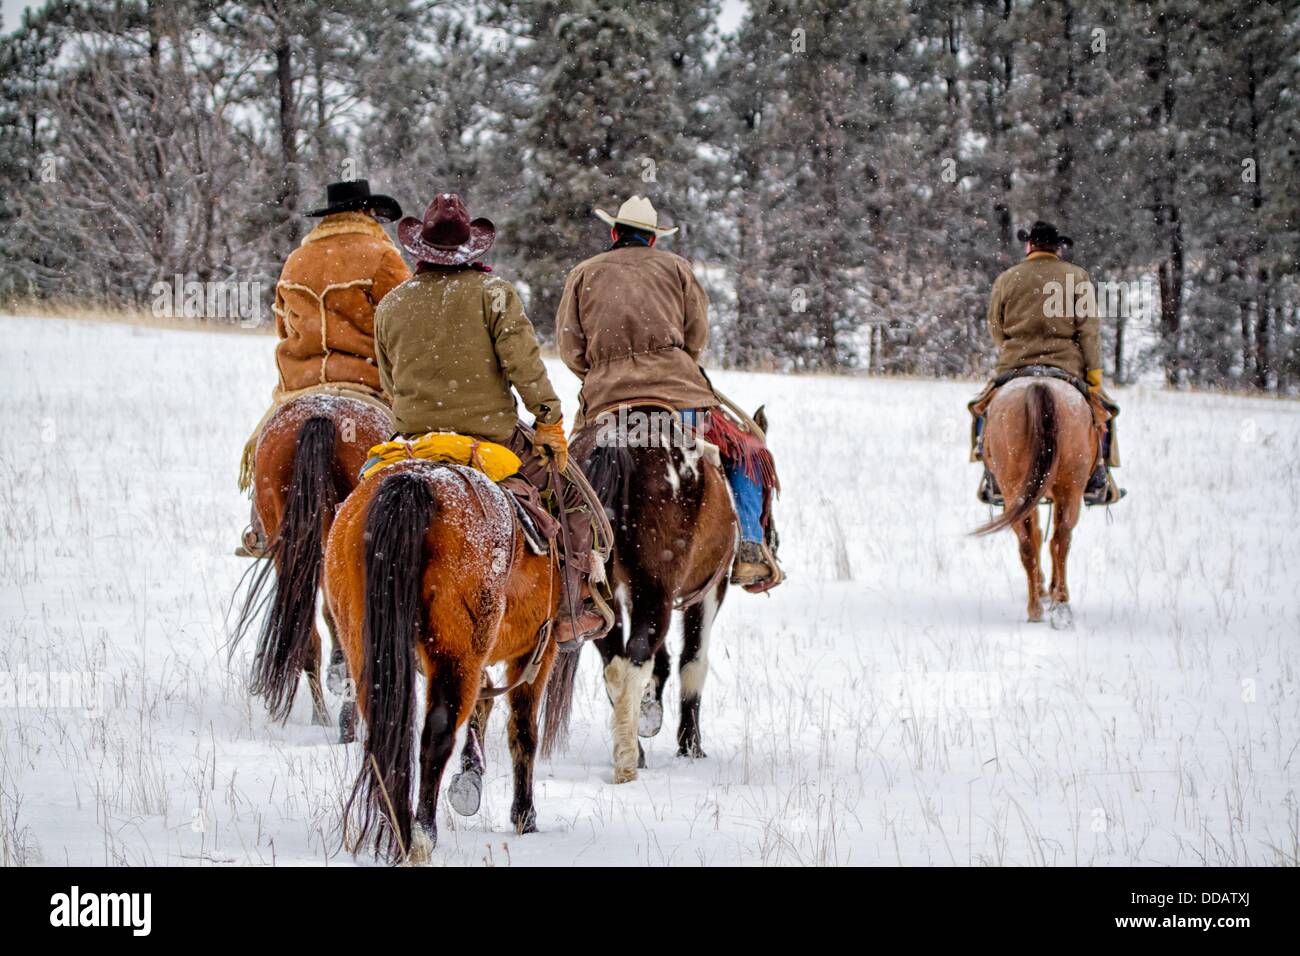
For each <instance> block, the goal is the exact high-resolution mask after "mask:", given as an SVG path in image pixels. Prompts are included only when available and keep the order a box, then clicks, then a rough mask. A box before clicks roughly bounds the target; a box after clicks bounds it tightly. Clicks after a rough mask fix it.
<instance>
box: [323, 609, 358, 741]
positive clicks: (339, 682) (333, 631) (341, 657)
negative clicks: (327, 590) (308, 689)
mask: <svg viewBox="0 0 1300 956" xmlns="http://www.w3.org/2000/svg"><path fill="white" fill-rule="evenodd" d="M324 615H325V627H326V628H327V629H328V630H329V632H330V663H329V667H328V668H327V669H326V671H325V686H326V687H328V688H329V691H330V693H331V694H336V695H337V696H339V697H342V698H343V703H341V704H340V705H339V743H341V744H350V743H352V742H353V741H354V740H356V739H357V688H356V684H354V683H353V681H352V676H351V674H350V673H349V672H348V659H347V656H346V655H345V654H344V653H343V642H342V641H340V640H339V629H338V625H337V624H336V623H335V622H334V615H333V614H331V613H330V609H329V602H328V601H326V602H325V608H324Z"/></svg>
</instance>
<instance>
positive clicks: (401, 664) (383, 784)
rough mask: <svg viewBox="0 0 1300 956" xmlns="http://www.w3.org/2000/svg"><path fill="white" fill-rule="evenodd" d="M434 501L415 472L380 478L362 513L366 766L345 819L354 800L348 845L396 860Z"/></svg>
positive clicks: (404, 821) (407, 783)
mask: <svg viewBox="0 0 1300 956" xmlns="http://www.w3.org/2000/svg"><path fill="white" fill-rule="evenodd" d="M435 508H436V502H435V500H434V496H433V491H432V490H431V489H430V487H429V483H428V482H427V481H426V480H425V479H424V478H423V477H421V476H420V475H418V474H412V473H409V472H399V473H397V474H394V475H391V476H389V477H387V478H384V479H383V481H382V483H381V484H380V486H379V489H378V491H376V492H375V497H374V498H373V499H372V500H371V502H370V507H369V510H368V511H367V513H366V527H365V543H366V544H365V547H366V553H365V574H366V578H365V611H364V614H363V625H362V635H361V640H362V654H363V666H362V677H361V682H362V686H363V687H364V688H365V698H366V701H365V703H366V707H365V714H364V717H365V723H366V744H365V761H364V763H363V765H362V767H361V770H360V773H359V774H358V776H357V781H356V784H355V785H354V786H353V788H352V795H351V796H350V797H349V798H348V803H347V808H346V810H345V815H350V814H351V811H352V807H353V805H354V803H356V801H357V800H358V799H360V801H361V802H360V806H359V808H358V809H359V812H358V817H359V821H358V823H359V827H358V831H357V837H356V841H355V843H354V845H355V846H360V845H361V844H362V843H364V842H366V841H367V840H369V839H370V838H371V837H372V835H373V837H374V843H375V854H376V855H377V856H378V855H381V854H382V855H384V856H385V857H387V858H388V859H390V860H391V859H401V857H402V856H404V855H405V853H406V852H407V851H408V850H409V848H410V845H411V784H412V772H411V760H412V756H413V753H414V746H415V745H414V735H415V716H416V677H417V674H418V673H419V669H420V664H419V661H418V659H417V656H416V644H417V642H418V640H419V638H420V635H421V633H422V632H423V631H424V628H425V610H424V600H423V581H424V569H425V566H426V564H427V563H428V559H429V555H428V554H427V553H426V552H427V550H428V549H427V547H426V544H425V541H426V535H427V532H428V529H429V524H430V523H431V522H432V521H433V517H434V514H435Z"/></svg>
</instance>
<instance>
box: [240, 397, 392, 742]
mask: <svg viewBox="0 0 1300 956" xmlns="http://www.w3.org/2000/svg"><path fill="white" fill-rule="evenodd" d="M392 430H393V423H392V417H391V416H390V414H389V413H388V412H387V410H386V409H385V408H383V407H382V406H381V405H380V404H378V403H377V402H371V401H367V400H365V399H363V398H352V397H348V396H347V394H346V391H345V390H341V389H340V390H320V391H316V392H313V393H311V394H306V395H302V396H300V397H297V398H293V399H291V400H289V401H288V402H286V403H285V404H283V405H282V406H280V407H279V408H277V409H276V410H275V411H274V412H273V413H272V414H271V416H270V417H269V418H268V419H267V421H266V423H265V425H264V426H263V428H262V431H261V435H260V437H259V439H258V444H257V451H256V455H255V458H254V467H253V504H254V507H255V508H256V509H257V515H258V519H259V520H260V521H261V523H262V528H263V530H264V531H265V533H266V539H267V553H266V556H265V557H264V558H263V559H262V560H261V561H259V562H258V564H257V565H255V566H254V568H253V570H252V571H251V572H250V573H251V574H252V575H253V577H252V582H251V584H250V586H249V588H248V594H247V596H246V598H245V601H244V605H243V608H242V610H241V611H240V614H239V617H238V619H237V621H236V624H235V628H234V637H235V641H238V640H239V639H240V638H241V637H243V635H244V634H245V633H246V632H247V631H248V630H249V629H250V628H251V627H252V625H253V623H254V622H255V621H256V620H257V618H258V616H259V614H260V613H261V612H262V611H263V609H265V610H266V614H265V617H264V618H263V619H262V623H261V629H260V631H259V633H258V638H257V650H256V653H255V654H254V657H253V671H252V677H251V680H250V689H251V690H252V692H253V693H254V694H257V695H258V696H260V697H262V698H264V699H265V701H266V704H267V708H268V709H269V711H270V713H271V716H272V717H273V718H275V719H277V720H285V719H286V718H287V717H288V715H289V711H290V710H291V709H292V707H293V701H294V697H295V696H296V694H297V692H298V675H299V674H300V673H303V672H305V673H306V675H307V686H308V688H309V689H310V691H311V701H312V723H314V724H321V725H325V724H328V723H329V713H328V711H327V710H326V709H325V696H324V694H323V693H322V692H321V683H320V660H321V640H320V632H319V630H318V629H317V627H316V594H317V591H318V589H319V586H320V579H321V560H322V557H323V555H324V552H325V541H326V538H327V536H328V535H329V530H330V525H331V523H332V522H333V520H334V512H335V509H336V508H337V507H338V505H339V502H341V501H343V499H344V498H346V497H347V496H348V495H349V494H350V493H351V491H352V489H353V488H355V487H356V484H357V475H358V474H359V472H360V471H361V466H362V465H363V464H364V463H365V460H366V456H367V453H368V452H369V449H370V448H371V447H373V446H374V445H377V444H379V443H380V442H383V441H387V440H388V436H389V435H391V434H392ZM325 623H326V625H327V626H328V627H329V629H330V636H331V639H333V644H334V655H333V659H332V660H331V666H330V677H331V681H330V684H331V689H332V690H340V689H341V688H339V687H336V686H335V684H336V680H335V679H336V677H337V672H338V671H339V670H340V669H341V667H342V656H341V653H340V651H339V646H338V640H337V639H335V638H334V623H333V621H332V620H331V619H330V615H329V611H328V609H326V611H325ZM347 718H348V714H347V713H346V712H345V714H343V715H342V716H341V717H340V730H341V735H342V737H343V738H344V739H345V740H346V739H348V738H349V737H350V735H351V730H350V728H349V727H348V726H347V725H346V723H345V721H346V719H347Z"/></svg>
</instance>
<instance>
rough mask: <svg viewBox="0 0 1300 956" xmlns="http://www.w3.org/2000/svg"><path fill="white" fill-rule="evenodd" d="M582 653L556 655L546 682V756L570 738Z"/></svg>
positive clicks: (544, 753)
mask: <svg viewBox="0 0 1300 956" xmlns="http://www.w3.org/2000/svg"><path fill="white" fill-rule="evenodd" d="M581 656H582V655H581V654H579V653H577V652H573V653H569V654H557V655H555V658H556V659H555V666H554V667H552V668H551V676H550V679H549V680H547V682H546V700H545V709H546V712H545V720H546V723H545V726H544V728H543V730H542V756H543V757H549V756H551V755H552V754H554V753H555V752H556V751H557V750H559V749H562V748H563V747H564V745H565V744H567V743H568V742H569V715H570V714H571V713H572V712H573V687H574V684H575V682H576V681H575V678H576V677H577V674H578V659H579V658H580V657H581Z"/></svg>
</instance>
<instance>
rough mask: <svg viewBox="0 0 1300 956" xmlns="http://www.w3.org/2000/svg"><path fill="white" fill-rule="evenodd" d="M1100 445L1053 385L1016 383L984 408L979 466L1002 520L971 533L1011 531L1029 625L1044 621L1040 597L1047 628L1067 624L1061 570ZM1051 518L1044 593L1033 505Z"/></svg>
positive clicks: (1088, 413)
mask: <svg viewBox="0 0 1300 956" xmlns="http://www.w3.org/2000/svg"><path fill="white" fill-rule="evenodd" d="M1099 442H1100V439H1099V436H1098V434H1097V430H1096V428H1095V427H1094V426H1093V416H1092V409H1091V408H1090V406H1089V405H1088V400H1087V399H1086V398H1084V397H1083V395H1082V394H1081V393H1080V392H1079V390H1078V389H1077V388H1075V387H1074V386H1072V385H1070V384H1068V383H1067V382H1064V381H1061V380H1059V379H1054V378H1036V377H1026V378H1017V379H1013V380H1012V381H1010V382H1008V383H1007V384H1006V385H1003V386H1002V387H1001V388H1000V389H999V390H998V393H997V394H996V395H995V396H994V397H993V400H992V401H991V402H990V403H989V407H988V412H987V418H986V425H985V429H984V461H985V463H986V464H987V465H988V468H989V470H990V471H991V472H992V473H993V477H994V479H995V480H996V481H997V483H998V487H999V488H1001V489H1002V494H1003V497H1004V498H1005V500H1006V505H1005V507H1004V509H1003V512H1002V514H1001V515H1000V516H998V517H997V518H995V519H993V520H992V521H990V522H988V523H987V524H985V525H983V526H981V527H980V528H977V529H976V530H975V531H974V532H973V533H974V534H977V535H982V534H989V533H991V532H994V531H999V530H1001V529H1003V528H1012V529H1014V530H1015V532H1016V537H1017V538H1018V539H1019V541H1020V561H1021V563H1022V564H1023V565H1024V567H1025V576H1026V578H1027V579H1028V588H1029V605H1028V611H1029V620H1031V621H1041V620H1042V619H1043V602H1042V599H1043V598H1044V597H1046V598H1048V599H1049V600H1050V602H1051V604H1050V612H1051V621H1052V626H1053V627H1064V626H1068V625H1069V623H1070V621H1071V611H1070V603H1069V602H1070V589H1069V586H1068V584H1067V583H1066V564H1067V562H1068V560H1069V556H1070V536H1071V535H1072V533H1073V532H1074V526H1075V525H1076V524H1078V522H1079V511H1080V508H1081V506H1082V504H1083V492H1084V488H1085V487H1086V486H1087V484H1088V476H1089V475H1090V474H1091V473H1092V469H1093V465H1094V464H1095V462H1096V461H1097V454H1098V450H1099V447H1100V444H1099ZM1044 498H1046V499H1050V501H1051V504H1052V510H1053V524H1054V527H1053V529H1052V540H1051V554H1052V580H1051V583H1050V585H1047V586H1044V583H1043V571H1042V566H1041V564H1040V560H1039V552H1040V550H1041V548H1042V532H1041V530H1040V528H1039V524H1038V504H1039V501H1040V500H1042V499H1044Z"/></svg>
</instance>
